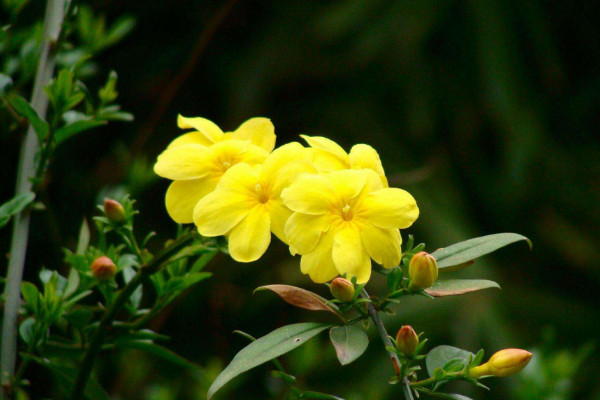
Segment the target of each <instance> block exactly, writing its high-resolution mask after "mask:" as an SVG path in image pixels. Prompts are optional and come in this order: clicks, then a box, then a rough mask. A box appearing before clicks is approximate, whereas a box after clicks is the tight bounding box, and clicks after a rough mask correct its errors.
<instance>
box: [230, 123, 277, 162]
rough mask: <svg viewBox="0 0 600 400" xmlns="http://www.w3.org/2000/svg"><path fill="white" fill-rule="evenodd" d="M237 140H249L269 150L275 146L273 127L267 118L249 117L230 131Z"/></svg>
mask: <svg viewBox="0 0 600 400" xmlns="http://www.w3.org/2000/svg"><path fill="white" fill-rule="evenodd" d="M231 137H232V138H233V139H238V140H250V141H251V142H252V143H253V144H255V145H256V146H258V147H260V148H262V149H264V150H266V151H267V152H269V153H270V152H271V151H272V150H273V148H275V127H274V126H273V123H272V122H271V120H270V119H268V118H262V117H258V118H251V119H249V120H248V121H246V122H244V123H243V124H242V125H240V126H239V128H237V129H236V130H235V132H233V133H232V135H231Z"/></svg>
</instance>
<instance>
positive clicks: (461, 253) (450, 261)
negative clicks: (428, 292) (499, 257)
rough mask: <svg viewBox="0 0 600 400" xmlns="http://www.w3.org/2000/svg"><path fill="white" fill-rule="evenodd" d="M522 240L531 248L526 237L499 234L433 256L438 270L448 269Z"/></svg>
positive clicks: (452, 246) (438, 251)
mask: <svg viewBox="0 0 600 400" xmlns="http://www.w3.org/2000/svg"><path fill="white" fill-rule="evenodd" d="M521 240H525V241H526V242H527V243H528V244H529V247H530V248H531V241H530V240H529V239H527V238H526V237H525V236H522V235H518V234H516V233H497V234H494V235H487V236H482V237H478V238H475V239H469V240H466V241H464V242H460V243H456V244H453V245H451V246H448V247H445V248H443V249H440V250H437V251H434V252H433V253H432V254H431V255H432V256H434V257H435V259H436V260H437V264H438V268H447V267H451V266H454V265H459V264H463V263H466V262H468V261H472V260H474V259H476V258H478V257H481V256H483V255H486V254H489V253H491V252H493V251H496V250H498V249H499V248H501V247H504V246H507V245H509V244H511V243H515V242H518V241H521Z"/></svg>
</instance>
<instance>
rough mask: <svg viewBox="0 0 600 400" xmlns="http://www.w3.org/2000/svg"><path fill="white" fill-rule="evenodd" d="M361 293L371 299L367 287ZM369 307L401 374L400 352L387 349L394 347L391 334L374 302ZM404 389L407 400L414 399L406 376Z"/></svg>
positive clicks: (395, 366) (368, 304)
mask: <svg viewBox="0 0 600 400" xmlns="http://www.w3.org/2000/svg"><path fill="white" fill-rule="evenodd" d="M360 295H361V297H362V298H365V299H368V300H370V299H371V298H370V297H369V294H368V293H367V291H366V290H365V289H363V291H362V292H361V294H360ZM367 308H368V311H369V316H370V317H371V320H373V324H375V327H376V328H377V332H379V337H380V338H381V341H382V342H383V345H384V346H385V347H386V351H387V353H388V356H389V357H390V360H391V361H392V366H393V367H394V371H395V372H396V375H400V359H399V358H398V354H396V353H394V352H393V351H390V350H388V349H387V347H394V345H393V344H392V341H391V340H390V336H389V335H388V333H387V330H386V329H385V325H383V321H381V318H380V317H379V313H378V312H377V310H376V309H375V306H373V303H371V302H370V301H369V302H368V303H367ZM402 391H403V392H404V397H405V398H406V400H414V398H413V395H412V392H411V389H410V383H409V382H408V379H407V378H406V377H403V378H402Z"/></svg>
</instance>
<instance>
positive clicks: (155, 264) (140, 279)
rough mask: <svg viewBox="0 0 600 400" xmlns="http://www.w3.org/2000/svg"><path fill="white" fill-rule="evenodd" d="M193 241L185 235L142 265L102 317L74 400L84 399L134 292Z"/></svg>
mask: <svg viewBox="0 0 600 400" xmlns="http://www.w3.org/2000/svg"><path fill="white" fill-rule="evenodd" d="M192 239H193V237H192V235H191V234H188V235H184V236H182V237H180V238H179V239H177V240H176V241H175V242H174V243H173V244H171V245H170V246H169V247H167V248H166V249H164V250H163V251H162V252H160V253H159V254H157V255H156V256H155V257H154V258H152V260H150V261H149V262H148V263H147V264H145V265H142V266H141V267H140V269H139V270H138V272H137V274H136V275H135V276H134V277H133V278H132V279H131V280H130V281H129V283H128V284H127V285H126V286H125V287H124V288H123V290H121V292H119V295H118V296H117V298H116V299H115V301H114V302H113V303H112V304H111V305H110V307H109V308H108V309H107V310H106V312H105V313H104V315H103V316H102V319H101V320H100V323H99V325H98V329H97V330H96V332H95V334H94V336H93V337H92V340H91V341H90V344H89V347H88V348H87V350H86V352H85V354H84V356H83V360H82V362H81V366H80V367H79V372H78V374H77V378H76V379H75V385H74V387H73V393H72V395H71V398H72V399H73V400H76V399H81V398H82V395H83V393H84V391H85V387H86V385H87V382H88V380H89V378H90V375H91V373H92V369H93V367H94V362H95V361H96V357H97V356H98V354H99V353H100V350H102V345H103V344H104V341H105V340H106V337H107V335H108V334H109V333H110V331H111V330H112V323H113V321H114V319H115V318H116V317H117V315H118V314H119V312H120V311H121V309H123V307H124V306H125V304H126V303H127V300H129V298H130V297H131V295H132V294H133V292H134V291H135V290H136V289H137V288H138V287H139V286H140V285H141V284H142V283H144V282H145V281H146V279H148V278H149V277H150V275H152V274H153V273H155V272H156V271H158V270H159V269H161V268H162V267H163V266H164V265H165V264H166V263H167V262H168V261H169V259H170V258H171V257H172V256H173V255H174V254H176V253H177V252H178V251H179V250H181V248H183V247H184V246H187V245H188V244H189V242H190V241H192Z"/></svg>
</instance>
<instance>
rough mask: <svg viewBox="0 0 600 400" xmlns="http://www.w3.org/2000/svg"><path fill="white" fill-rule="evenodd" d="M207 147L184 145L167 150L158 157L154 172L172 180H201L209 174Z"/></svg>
mask: <svg viewBox="0 0 600 400" xmlns="http://www.w3.org/2000/svg"><path fill="white" fill-rule="evenodd" d="M209 163H210V153H209V151H208V147H206V146H202V145H199V144H186V145H182V146H177V147H173V148H168V149H167V150H165V151H164V152H163V153H162V154H161V155H159V156H158V159H157V161H156V164H154V172H155V173H156V174H157V175H160V176H162V177H163V178H168V179H172V180H183V179H197V178H202V177H204V176H206V175H208V174H209V172H210V164H209Z"/></svg>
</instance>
